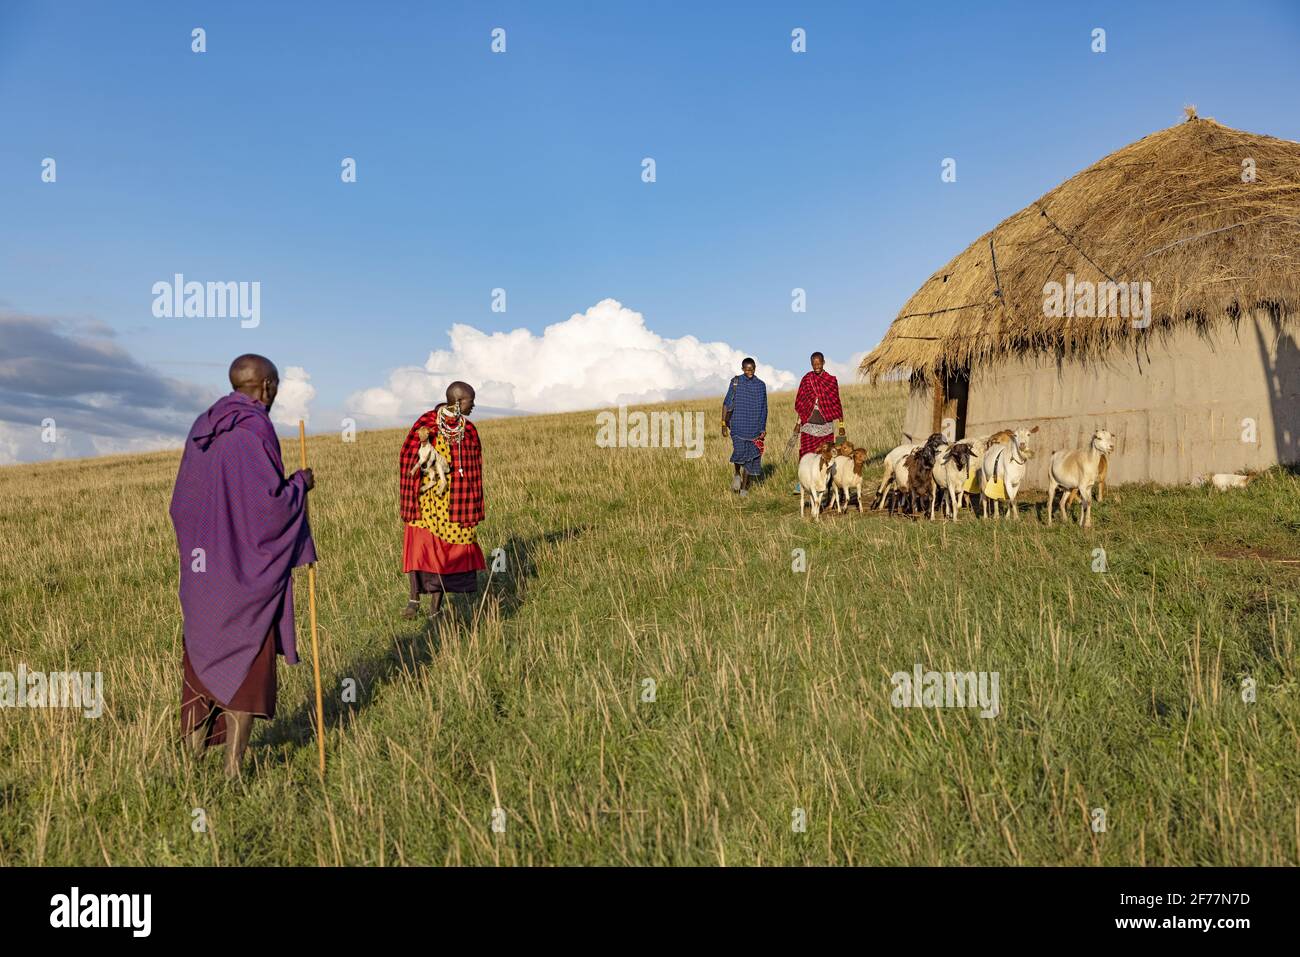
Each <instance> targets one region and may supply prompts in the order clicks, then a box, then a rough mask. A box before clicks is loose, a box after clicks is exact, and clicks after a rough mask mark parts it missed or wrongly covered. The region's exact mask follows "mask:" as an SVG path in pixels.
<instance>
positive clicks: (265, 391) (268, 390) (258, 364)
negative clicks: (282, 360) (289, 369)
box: [230, 352, 280, 409]
mask: <svg viewBox="0 0 1300 957" xmlns="http://www.w3.org/2000/svg"><path fill="white" fill-rule="evenodd" d="M230 387H231V388H232V389H234V390H235V391H236V392H242V393H243V394H244V395H246V396H248V397H249V398H251V399H256V400H257V401H259V402H261V403H262V404H263V405H265V406H266V407H267V408H268V409H269V408H271V404H272V403H274V402H275V394H276V392H277V391H278V390H279V388H280V370H279V369H277V368H276V367H275V363H274V362H272V361H271V360H270V359H268V358H267V357H266V356H259V355H257V354H256V353H252V352H246V353H244V354H243V355H242V356H239V357H238V358H237V359H235V361H234V362H232V363H230Z"/></svg>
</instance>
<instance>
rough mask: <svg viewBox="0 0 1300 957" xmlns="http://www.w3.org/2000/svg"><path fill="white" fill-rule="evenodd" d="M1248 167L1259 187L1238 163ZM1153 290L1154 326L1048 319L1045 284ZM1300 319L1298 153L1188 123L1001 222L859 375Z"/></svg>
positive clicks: (910, 311)
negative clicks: (1259, 310) (1259, 312)
mask: <svg viewBox="0 0 1300 957" xmlns="http://www.w3.org/2000/svg"><path fill="white" fill-rule="evenodd" d="M1245 160H1253V161H1254V181H1253V182H1246V181H1244V179H1243V170H1244V169H1245V168H1246V167H1245V166H1243V161H1245ZM1068 273H1073V274H1074V277H1075V282H1076V283H1077V282H1080V281H1083V280H1088V281H1090V282H1092V283H1101V282H1105V281H1107V280H1111V281H1114V282H1119V283H1132V282H1138V283H1142V282H1150V283H1151V303H1152V308H1151V322H1150V325H1149V326H1147V327H1145V328H1135V327H1134V325H1133V321H1132V319H1131V318H1129V317H1125V316H1111V317H1107V318H1092V317H1089V318H1081V317H1078V316H1074V317H1069V316H1061V317H1056V316H1050V315H1048V314H1047V310H1045V308H1044V286H1045V284H1047V283H1049V282H1059V283H1061V284H1063V285H1064V284H1065V282H1066V275H1067V274H1068ZM1255 307H1266V308H1269V309H1271V310H1273V311H1274V312H1276V313H1279V314H1281V315H1282V316H1284V317H1286V316H1294V315H1296V314H1297V312H1300V143H1294V142H1291V141H1290V140H1279V139H1274V138H1273V137H1269V136H1261V135H1257V134H1253V133H1245V132H1242V131H1240V130H1234V129H1230V128H1229V127H1226V126H1222V125H1220V124H1219V123H1216V122H1214V121H1213V120H1211V119H1201V118H1198V117H1196V115H1195V112H1194V111H1193V110H1190V109H1189V111H1188V119H1187V121H1185V122H1183V123H1180V124H1179V125H1177V126H1174V127H1171V128H1169V129H1167V130H1162V131H1160V132H1158V133H1153V134H1152V135H1150V136H1147V137H1144V138H1143V139H1141V140H1138V141H1137V142H1136V143H1133V144H1131V145H1129V146H1126V147H1124V148H1123V149H1121V150H1119V151H1117V152H1115V153H1112V154H1111V155H1109V156H1107V157H1106V158H1104V159H1102V160H1101V161H1099V162H1097V163H1095V164H1094V165H1092V166H1090V167H1088V168H1087V169H1085V170H1084V171H1083V172H1081V173H1079V174H1078V175H1076V176H1074V177H1073V178H1071V179H1069V180H1067V181H1066V182H1064V183H1062V184H1061V185H1060V186H1058V187H1056V189H1054V190H1052V191H1051V192H1050V193H1048V194H1047V195H1045V196H1043V197H1042V198H1041V199H1040V200H1038V201H1037V202H1035V203H1032V204H1030V205H1029V206H1028V207H1026V208H1025V209H1023V210H1021V211H1020V212H1018V213H1016V214H1015V215H1014V216H1011V217H1010V218H1008V219H1006V220H1003V221H1002V222H1001V223H999V224H998V225H997V226H996V227H995V228H994V229H993V230H992V231H991V232H989V233H986V234H985V235H983V236H981V237H980V238H979V239H978V240H976V241H975V242H974V243H972V244H971V245H970V246H969V247H968V248H967V249H966V250H965V251H963V252H962V253H960V254H959V255H957V257H956V258H954V259H953V260H952V261H951V262H950V263H948V265H946V266H944V267H943V268H942V269H940V270H939V271H938V272H936V273H935V274H934V275H933V276H931V277H930V278H929V279H928V280H927V281H926V283H925V284H924V285H923V286H922V287H921V288H920V289H918V290H917V291H916V293H915V294H913V296H912V298H911V299H909V300H908V301H907V303H906V304H905V305H904V306H903V308H902V310H901V311H900V312H899V314H898V317H897V318H896V319H895V320H894V322H893V324H892V325H891V326H890V327H889V331H888V332H887V333H886V335H885V338H884V339H883V340H882V341H881V343H880V345H878V346H877V347H876V348H875V349H874V350H873V351H872V352H871V353H870V354H869V355H868V356H867V357H866V358H865V359H864V360H863V361H862V365H861V368H860V371H861V372H862V373H864V374H866V375H870V376H871V377H872V378H873V379H878V378H879V377H881V376H884V375H888V374H889V373H891V372H898V371H900V370H908V369H910V370H911V371H912V373H913V375H916V376H920V377H922V378H927V379H928V378H929V377H930V376H931V375H933V374H935V373H937V372H939V371H940V370H947V371H950V372H951V371H958V370H962V369H968V368H969V367H970V365H971V364H972V363H975V362H984V361H995V360H997V359H998V358H999V357H1002V356H1006V355H1010V354H1019V353H1024V352H1031V351H1034V352H1044V353H1048V354H1051V355H1054V356H1056V357H1058V358H1061V357H1085V356H1088V355H1095V354H1098V353H1101V352H1103V351H1105V350H1108V349H1110V348H1111V347H1113V346H1116V345H1118V344H1121V343H1123V342H1125V341H1131V340H1135V339H1137V338H1140V337H1144V336H1149V335H1151V334H1153V333H1161V332H1167V331H1169V330H1170V329H1172V328H1174V327H1175V326H1177V325H1179V324H1182V323H1186V322H1192V323H1195V324H1197V325H1199V326H1201V327H1204V326H1205V325H1207V324H1209V323H1214V322H1218V321H1221V320H1224V319H1225V318H1233V317H1235V316H1237V315H1239V314H1240V313H1241V312H1242V311H1245V310H1249V309H1251V308H1255Z"/></svg>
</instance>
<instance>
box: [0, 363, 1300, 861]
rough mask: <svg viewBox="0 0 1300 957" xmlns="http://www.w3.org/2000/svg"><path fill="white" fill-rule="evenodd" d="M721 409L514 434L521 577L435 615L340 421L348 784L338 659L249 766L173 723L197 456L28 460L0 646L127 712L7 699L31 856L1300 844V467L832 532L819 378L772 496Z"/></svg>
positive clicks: (747, 855) (867, 407) (391, 499)
mask: <svg viewBox="0 0 1300 957" xmlns="http://www.w3.org/2000/svg"><path fill="white" fill-rule="evenodd" d="M903 398H904V396H903V393H902V392H901V391H900V390H899V389H898V388H896V387H895V388H889V389H883V390H879V391H873V390H871V389H869V388H867V387H851V388H847V389H845V406H846V415H847V419H848V422H849V437H850V438H851V439H853V440H854V441H856V442H858V443H859V444H865V445H868V446H869V447H871V448H873V449H875V450H876V452H877V453H878V454H882V453H883V452H884V451H885V450H887V449H888V448H889V447H891V446H892V445H894V444H895V442H896V441H897V438H898V435H899V429H900V425H901V421H902V406H903ZM718 406H719V401H717V400H709V401H698V402H686V403H678V404H675V405H674V406H673V407H672V408H674V409H678V410H680V409H700V410H705V411H706V424H707V427H708V435H709V438H708V444H707V448H706V452H705V455H704V456H703V457H702V458H698V459H693V460H692V459H688V458H686V457H685V456H684V455H683V453H682V451H681V450H679V449H600V448H597V447H596V445H595V435H596V421H595V413H576V414H571V415H553V416H543V417H535V418H526V419H498V420H491V421H485V422H482V423H481V424H480V429H481V434H482V437H483V442H484V446H485V461H486V468H487V483H488V496H489V497H488V517H487V521H486V523H485V524H484V525H483V526H482V527H481V529H480V543H481V544H482V545H483V547H484V551H485V552H489V553H490V552H491V551H492V550H493V549H495V548H502V549H504V550H505V554H506V557H507V565H508V570H507V572H506V573H504V574H497V575H494V576H493V577H492V580H491V582H490V585H489V587H488V589H487V590H486V591H485V592H484V591H480V593H479V595H478V596H477V598H476V600H475V601H473V602H470V601H460V600H458V602H457V608H456V611H457V617H456V618H455V619H454V620H445V621H442V622H440V623H439V624H438V625H437V627H436V628H431V627H430V626H429V625H427V624H424V623H422V622H406V621H403V620H402V619H400V618H399V617H398V613H399V612H400V610H401V608H402V606H403V604H404V602H405V598H406V582H405V579H404V577H403V576H402V574H401V565H400V552H401V539H402V530H401V524H400V522H399V521H398V519H397V511H396V509H397V506H396V491H395V486H396V476H395V474H394V473H395V463H396V456H397V448H398V445H399V443H400V440H401V436H402V433H400V432H391V431H390V432H371V433H361V434H359V435H358V436H357V437H356V441H355V443H351V444H349V443H344V442H342V441H341V440H340V438H339V437H338V436H319V437H315V438H312V439H311V440H310V441H309V454H310V457H311V461H312V465H313V467H314V468H315V472H316V477H317V488H316V491H315V492H314V493H313V497H312V499H311V501H312V519H313V525H314V528H315V534H316V541H317V545H318V548H319V551H320V555H321V563H320V566H319V584H320V608H319V612H320V628H321V631H320V634H321V641H322V645H323V662H322V670H323V676H324V683H325V688H326V723H327V729H326V734H327V747H328V754H329V769H328V771H327V773H326V777H325V780H324V782H323V783H322V782H321V781H320V780H319V778H318V777H317V774H316V746H315V742H314V740H313V736H312V735H313V730H312V723H311V710H312V708H311V665H310V659H309V657H308V656H307V655H304V663H303V665H301V666H299V667H297V668H287V667H285V666H283V665H282V666H281V668H280V682H281V685H280V705H279V714H278V716H277V717H276V719H275V720H274V721H273V722H270V723H265V722H262V723H259V724H258V726H257V729H256V731H255V732H254V738H253V744H252V747H251V748H250V752H249V753H250V764H249V766H248V768H247V771H246V775H245V778H244V780H243V781H242V782H233V783H228V782H227V781H226V780H225V779H224V777H223V775H222V770H221V760H220V757H219V755H216V754H209V755H208V756H207V757H206V758H205V759H203V760H201V761H198V762H195V761H193V760H191V759H189V758H188V757H187V756H186V755H185V754H184V753H183V751H182V750H181V748H180V745H179V741H178V740H177V723H178V703H179V693H180V658H181V618H180V610H179V606H178V603H177V599H176V580H177V563H178V559H177V555H176V549H175V540H174V538H173V535H172V531H171V525H170V522H169V519H168V516H167V505H168V501H169V498H170V494H171V484H172V480H173V478H174V475H175V470H176V464H177V462H178V460H179V453H178V452H170V453H158V454H152V455H142V456H122V457H114V458H106V459H100V460H92V461H79V462H56V463H50V464H42V465H32V466H18V467H11V468H5V469H0V634H2V635H3V655H2V656H0V670H8V671H11V672H12V671H15V670H16V669H17V667H18V665H19V664H20V663H23V664H25V665H26V666H27V667H28V668H29V669H39V670H44V671H58V670H72V669H76V670H81V671H102V672H103V674H104V683H105V696H106V702H107V703H106V708H105V713H104V715H103V716H102V717H101V718H99V719H95V720H91V719H86V718H83V717H81V716H80V714H79V712H75V711H68V710H55V709H48V710H16V709H5V710H0V864H3V865H22V864H45V865H54V864H96V863H104V864H112V865H139V864H236V863H243V864H266V865H269V864H441V863H450V864H730V865H736V864H1102V865H1122V864H1156V865H1163V864H1294V863H1296V862H1297V857H1298V856H1300V800H1298V796H1300V697H1298V696H1297V690H1298V689H1297V664H1298V663H1300V662H1298V660H1297V650H1298V649H1297V636H1298V634H1300V607H1297V605H1298V599H1300V544H1298V542H1300V538H1298V536H1300V478H1297V477H1295V476H1293V475H1291V474H1288V473H1287V472H1285V471H1282V470H1274V471H1273V472H1271V473H1268V474H1266V475H1265V476H1263V477H1261V478H1260V479H1259V480H1258V481H1256V482H1255V483H1253V484H1252V485H1251V486H1250V487H1249V488H1247V489H1245V490H1241V491H1238V492H1233V493H1229V494H1219V493H1215V492H1213V491H1212V490H1206V489H1157V488H1145V487H1132V486H1130V487H1123V488H1116V489H1112V490H1111V491H1110V494H1108V496H1107V501H1106V502H1105V503H1103V504H1101V505H1099V506H1097V508H1096V509H1095V512H1094V520H1095V522H1096V528H1094V529H1093V530H1092V531H1090V532H1086V533H1085V532H1082V531H1081V530H1080V529H1079V528H1078V527H1077V526H1055V527H1053V528H1050V529H1049V528H1047V527H1045V526H1044V525H1043V524H1042V523H1041V521H1040V520H1039V519H1038V518H1037V517H1036V516H1035V514H1034V511H1033V510H1032V509H1030V510H1027V511H1026V514H1025V515H1024V516H1023V518H1024V520H1023V521H1021V522H1020V523H1019V524H1011V523H1008V522H1006V521H1003V522H1002V523H995V522H992V521H977V520H968V516H966V515H963V517H962V520H961V521H960V522H959V523H957V524H956V525H952V524H949V523H945V522H935V523H933V524H931V523H929V522H915V521H912V520H910V519H907V518H904V517H893V518H890V517H887V516H883V515H880V514H875V515H872V514H867V515H858V514H857V512H856V511H852V512H849V513H847V514H845V515H835V514H831V515H829V516H825V517H824V520H823V521H822V522H821V524H820V525H814V524H813V523H812V522H811V521H810V520H807V519H804V520H801V519H800V517H799V514H798V499H797V498H796V497H795V496H794V495H792V494H791V489H792V486H793V483H794V480H795V478H794V464H793V463H792V462H788V461H787V462H781V461H780V451H781V448H780V447H781V446H782V445H783V444H784V435H785V434H786V433H787V432H788V430H789V427H790V424H789V423H790V422H791V420H792V416H793V412H792V396H790V395H788V394H787V395H781V396H776V397H774V399H773V401H772V415H773V418H772V420H771V430H772V433H773V434H774V435H779V436H781V438H779V439H777V440H774V441H773V442H772V443H771V444H770V446H769V455H768V461H769V462H774V463H776V465H777V467H776V470H775V472H774V473H773V475H772V476H771V478H770V479H769V480H768V481H767V482H766V483H764V484H762V485H760V486H758V487H757V488H756V491H755V492H754V494H752V495H751V496H750V499H749V500H748V501H744V502H742V501H740V500H739V499H738V498H736V497H735V496H733V495H732V494H731V492H730V490H729V486H728V481H729V476H730V466H729V465H727V462H726V459H727V456H728V455H729V454H730V442H729V441H726V440H723V439H722V438H721V437H720V436H719V434H718V429H717V421H718V414H717V412H718ZM285 445H286V455H285V458H286V461H289V462H296V460H297V450H296V449H295V448H293V447H292V445H291V444H290V443H289V442H286V443H285ZM878 475H879V465H878V464H877V465H875V466H874V468H873V469H872V475H871V481H872V483H873V485H874V482H875V480H876V478H877V477H878ZM1031 491H1032V492H1035V493H1036V494H1031V495H1029V496H1028V501H1030V502H1041V501H1042V499H1043V491H1042V490H1041V489H1039V490H1031ZM1097 548H1102V549H1104V550H1105V556H1106V564H1107V570H1106V571H1105V572H1104V573H1102V572H1096V571H1094V570H1093V566H1094V562H1095V559H1094V554H1095V553H1094V549H1097ZM795 549H803V550H804V552H805V554H806V560H807V570H806V572H802V573H801V572H796V571H794V570H792V561H793V559H792V552H793V550H795ZM298 574H299V576H300V577H299V581H298V588H299V592H298V598H299V603H298V613H299V634H300V647H301V648H303V649H304V651H305V650H306V649H307V648H308V647H309V643H308V640H307V628H306V610H307V603H306V582H305V573H304V572H302V571H300V572H299V573H298ZM917 663H919V664H921V665H922V666H923V667H924V668H925V669H933V670H937V671H987V672H998V674H999V676H1000V696H1001V702H1000V704H1001V713H1000V714H999V715H998V716H997V717H995V718H988V719H986V718H981V717H979V716H978V715H977V713H976V712H975V711H973V710H967V709H958V708H953V709H937V710H936V709H918V708H895V707H893V706H891V703H890V697H891V691H892V687H891V683H890V675H891V674H893V673H894V672H897V671H907V672H910V671H911V670H912V668H913V666H914V665H915V664H917ZM1247 678H1249V679H1251V680H1253V682H1254V683H1255V694H1256V700H1255V701H1253V702H1249V703H1248V702H1245V701H1243V699H1242V686H1243V679H1247ZM345 679H352V680H354V681H355V682H356V686H357V694H356V701H355V702H344V701H342V700H341V690H340V689H341V687H342V683H343V682H344V681H345ZM647 679H651V680H653V682H654V686H655V694H654V700H653V701H652V702H647V701H643V700H642V698H643V694H644V689H645V688H646V684H645V682H646V680H647ZM495 808H501V809H502V810H503V812H504V818H503V819H504V822H505V826H504V831H497V830H494V829H493V826H492V822H493V812H494V809H495ZM196 809H201V811H202V819H203V820H206V825H207V826H206V830H202V829H196V826H195V822H196V821H198V820H199V819H200V818H199V817H198V816H196ZM796 809H802V811H803V814H804V817H805V819H806V828H805V829H803V830H801V831H800V830H796V829H795V827H794V826H793V825H794V822H795V820H796ZM1094 809H1101V810H1102V811H1104V814H1105V828H1106V829H1105V830H1104V831H1097V830H1094V827H1093V822H1094V820H1097V818H1096V816H1095V813H1094Z"/></svg>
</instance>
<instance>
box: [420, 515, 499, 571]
mask: <svg viewBox="0 0 1300 957" xmlns="http://www.w3.org/2000/svg"><path fill="white" fill-rule="evenodd" d="M483 568H487V562H485V561H484V560H483V549H481V548H479V547H478V543H477V542H472V543H470V544H468V545H453V544H451V543H450V542H444V541H443V540H442V539H441V538H439V537H438V536H437V535H435V534H433V532H431V531H429V530H428V529H427V528H420V527H418V526H416V525H412V524H410V523H409V522H408V523H407V525H406V539H405V541H403V543H402V571H403V572H435V573H436V574H439V575H455V574H459V573H461V572H476V571H479V570H480V569H483Z"/></svg>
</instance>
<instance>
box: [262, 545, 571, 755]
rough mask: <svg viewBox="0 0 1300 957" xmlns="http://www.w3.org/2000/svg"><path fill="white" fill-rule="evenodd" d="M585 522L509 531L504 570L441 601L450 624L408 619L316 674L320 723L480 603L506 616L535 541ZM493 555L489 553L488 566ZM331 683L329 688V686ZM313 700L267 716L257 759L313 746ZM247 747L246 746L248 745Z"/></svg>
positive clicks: (531, 566) (408, 662)
mask: <svg viewBox="0 0 1300 957" xmlns="http://www.w3.org/2000/svg"><path fill="white" fill-rule="evenodd" d="M589 527H590V526H586V525H582V526H574V527H571V528H565V529H559V530H557V531H552V532H546V533H543V534H541V535H535V536H532V537H531V538H523V537H520V536H513V537H511V538H510V539H508V540H507V541H506V543H505V544H504V545H502V546H500V547H501V548H502V550H503V551H504V554H505V560H506V571H504V572H498V573H494V574H492V575H491V576H488V575H486V574H480V575H479V590H478V591H476V592H474V593H473V594H469V595H448V596H447V597H446V598H445V599H444V602H445V603H450V604H451V606H452V608H451V609H447V610H444V615H446V613H447V611H448V610H450V611H452V613H453V617H452V619H451V621H450V622H449V624H450V629H440V628H439V627H438V624H437V621H430V620H428V619H427V618H426V619H425V620H424V622H423V623H418V622H411V623H410V625H409V630H406V631H403V632H401V633H399V634H397V635H396V636H395V637H394V638H393V640H392V642H391V644H390V645H389V647H388V648H387V650H385V651H382V652H374V653H370V654H365V655H362V656H360V657H358V658H354V659H353V660H352V661H350V662H348V664H347V665H345V666H344V667H343V668H341V669H339V670H338V672H337V673H336V674H334V675H321V686H322V688H323V689H326V693H325V699H324V702H323V704H324V713H325V728H326V730H329V729H331V728H336V727H346V726H347V725H348V724H349V723H351V722H353V721H355V720H356V719H357V717H358V716H359V715H360V714H361V712H363V711H364V710H365V709H366V708H367V707H369V706H370V704H371V703H372V702H373V701H374V700H375V697H376V696H377V695H378V694H379V692H380V690H381V689H382V688H383V686H384V685H386V684H388V683H389V682H391V681H392V680H393V679H394V678H396V677H397V676H398V675H399V674H402V673H404V672H416V671H418V670H420V669H422V668H424V667H425V666H426V665H428V664H429V662H431V661H432V660H433V658H434V656H435V655H436V654H437V652H438V649H439V648H440V647H441V642H442V640H443V638H444V637H453V636H457V635H464V634H466V633H467V632H468V631H469V629H471V628H472V627H475V625H476V623H477V621H478V620H479V619H480V617H481V613H482V612H483V611H486V608H485V603H487V602H490V603H493V604H494V607H495V609H496V614H497V618H498V620H502V621H504V620H506V619H508V618H511V617H513V616H514V615H515V614H517V613H518V611H519V609H520V608H521V607H523V604H524V601H525V597H526V593H527V589H528V580H529V579H532V578H536V577H537V563H536V559H535V557H534V556H535V553H536V551H537V549H538V548H539V547H540V546H545V545H551V544H554V543H556V542H561V541H567V540H569V539H573V538H577V537H578V536H579V535H581V534H583V533H584V532H585V531H587V529H588V528H589ZM492 561H493V560H492V558H491V557H489V558H488V564H489V566H491V565H492ZM345 679H352V680H353V681H355V682H356V686H355V691H356V700H355V701H346V702H345V701H343V700H342V696H341V695H340V694H338V693H336V691H337V689H339V688H340V687H341V683H342V682H343V680H345ZM331 689H333V690H331ZM315 712H316V702H315V699H314V698H311V697H309V698H308V700H307V701H306V702H304V703H303V704H302V705H300V706H299V707H298V708H296V709H295V710H294V711H293V713H292V714H290V715H288V716H286V717H283V718H276V719H275V720H273V721H271V722H270V724H269V725H268V726H266V727H265V730H263V731H262V734H261V736H260V737H256V738H255V741H254V744H255V746H256V750H257V752H258V754H257V756H258V762H259V764H267V765H278V764H286V763H288V762H290V761H291V760H292V759H293V756H294V753H295V752H296V751H297V750H298V749H300V748H305V747H309V746H310V747H314V746H315V738H316V731H315ZM251 750H252V749H251V748H250V751H251Z"/></svg>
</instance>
